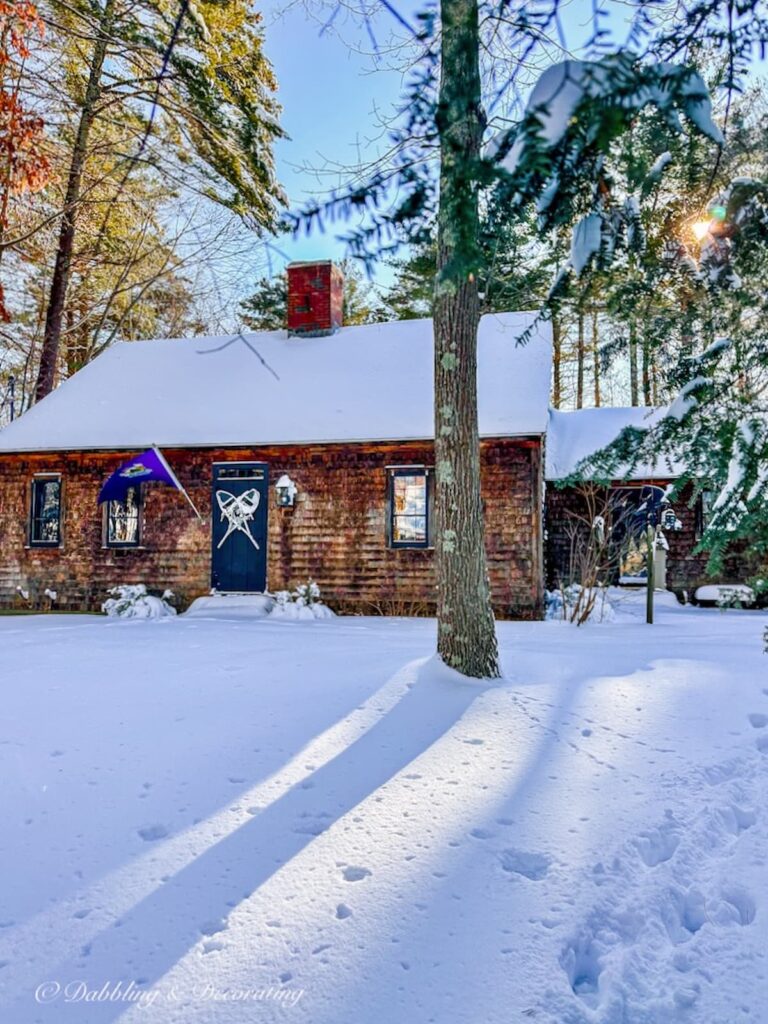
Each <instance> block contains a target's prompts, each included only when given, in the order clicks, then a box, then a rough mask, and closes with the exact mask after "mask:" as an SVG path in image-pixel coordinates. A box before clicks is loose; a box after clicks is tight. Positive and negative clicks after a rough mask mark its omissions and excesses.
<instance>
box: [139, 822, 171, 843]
mask: <svg viewBox="0 0 768 1024" xmlns="http://www.w3.org/2000/svg"><path fill="white" fill-rule="evenodd" d="M138 834H139V835H140V836H141V838H142V839H143V840H144V842H145V843H152V842H154V841H155V840H156V839H165V837H166V836H167V835H168V829H167V828H166V827H165V825H147V826H145V827H144V828H140V829H138Z"/></svg>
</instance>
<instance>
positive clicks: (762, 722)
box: [747, 711, 768, 729]
mask: <svg viewBox="0 0 768 1024" xmlns="http://www.w3.org/2000/svg"><path fill="white" fill-rule="evenodd" d="M747 718H748V719H749V724H750V725H751V726H752V728H753V729H764V728H765V727H766V725H768V715H764V714H762V713H761V712H760V711H753V712H752V714H751V715H747Z"/></svg>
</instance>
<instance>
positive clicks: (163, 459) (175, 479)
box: [152, 444, 205, 523]
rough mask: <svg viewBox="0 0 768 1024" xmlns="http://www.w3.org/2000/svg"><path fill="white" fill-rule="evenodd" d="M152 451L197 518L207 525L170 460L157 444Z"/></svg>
mask: <svg viewBox="0 0 768 1024" xmlns="http://www.w3.org/2000/svg"><path fill="white" fill-rule="evenodd" d="M152 451H153V452H154V453H155V455H156V456H157V457H158V459H160V461H161V462H162V464H163V466H164V467H165V469H166V471H167V473H168V476H169V477H170V478H171V479H172V480H173V482H174V484H175V485H176V487H178V489H179V490H180V491H181V493H182V494H183V495H184V497H185V498H186V499H187V501H188V502H189V504H190V505H191V506H192V511H193V512H194V513H195V515H196V516H197V518H198V519H199V520H200V522H201V523H205V520H204V519H203V517H202V516H201V515H200V513H199V512H198V511H197V506H196V505H195V503H194V501H192V499H191V498H190V496H189V495H188V494H187V492H186V491H185V489H184V488H183V487H182V486H181V481H180V480H179V478H178V477H177V476H176V474H175V473H174V472H173V470H172V469H171V467H170V466H169V465H168V460H167V459H166V457H165V456H164V455H163V453H162V452H161V451H160V449H159V448H158V447H157V445H156V444H153V445H152Z"/></svg>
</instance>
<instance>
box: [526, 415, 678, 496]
mask: <svg viewBox="0 0 768 1024" xmlns="http://www.w3.org/2000/svg"><path fill="white" fill-rule="evenodd" d="M666 411H667V410H666V409H653V408H647V407H644V406H633V407H629V408H615V409H612V408H609V407H607V406H603V407H602V408H600V409H578V410H576V411H575V412H561V411H560V410H559V409H550V411H549V426H548V427H547V450H546V478H547V480H562V479H563V477H567V476H570V475H571V473H573V472H575V470H576V467H577V466H578V464H579V463H580V462H581V460H582V459H585V458H587V456H589V455H592V454H593V453H594V452H597V451H600V449H601V448H605V447H606V445H609V444H610V443H611V442H612V441H615V440H616V438H617V437H618V436H619V434H620V433H621V431H622V430H623V429H624V428H625V427H640V428H643V427H645V428H647V427H650V426H652V425H653V424H654V423H656V422H657V421H658V420H659V418H660V417H661V416H663V415H665V414H666ZM680 473H681V468H680V466H679V465H677V464H675V463H674V462H672V461H670V460H669V459H666V458H659V459H658V460H657V461H656V462H655V463H654V464H653V465H651V464H647V463H645V464H641V465H639V466H637V467H636V468H635V469H634V470H633V471H632V472H631V473H624V472H621V471H617V473H616V479H624V480H649V479H664V480H672V479H675V478H676V477H678V476H680Z"/></svg>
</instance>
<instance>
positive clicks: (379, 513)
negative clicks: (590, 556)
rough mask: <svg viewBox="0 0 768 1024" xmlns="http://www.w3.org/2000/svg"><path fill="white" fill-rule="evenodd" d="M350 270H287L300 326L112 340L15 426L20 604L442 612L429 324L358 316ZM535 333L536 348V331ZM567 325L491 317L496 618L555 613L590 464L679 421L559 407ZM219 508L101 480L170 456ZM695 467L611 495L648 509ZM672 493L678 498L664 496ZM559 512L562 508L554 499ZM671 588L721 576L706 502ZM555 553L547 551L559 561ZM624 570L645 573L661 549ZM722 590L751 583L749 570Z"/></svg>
mask: <svg viewBox="0 0 768 1024" xmlns="http://www.w3.org/2000/svg"><path fill="white" fill-rule="evenodd" d="M342 289H343V279H342V276H341V274H340V273H339V271H338V269H337V268H336V267H335V266H334V265H333V264H331V263H330V261H326V262H321V263H299V264H291V265H290V266H289V268H288V330H287V331H274V332H265V333H258V334H239V335H233V336H228V337H217V338H209V337H200V338H183V339H179V340H165V341H143V342H130V343H121V344H116V345H113V346H112V347H111V348H109V349H108V350H107V351H106V352H105V353H104V354H103V355H101V356H99V357H98V358H97V359H95V360H94V361H93V362H92V363H90V364H89V365H87V366H86V367H84V369H82V370H80V371H79V373H77V374H75V375H74V376H73V377H72V378H70V379H69V380H67V381H66V382H65V383H64V384H62V385H61V387H59V388H58V389H57V390H56V391H54V392H53V393H52V394H51V395H49V396H48V397H47V398H46V399H44V400H43V401H42V402H40V403H39V404H37V405H35V406H34V407H33V408H32V409H30V410H29V411H28V412H26V413H25V414H24V415H23V416H21V417H20V418H19V419H18V420H16V421H15V422H13V423H11V424H10V425H9V426H8V427H6V428H5V429H4V430H2V431H0V607H12V606H14V605H16V604H19V603H20V601H22V602H23V603H26V604H29V605H31V606H33V607H41V606H42V605H43V604H44V600H45V599H44V595H45V592H46V591H55V592H56V595H57V597H56V604H57V607H58V608H61V609H69V610H77V609H98V608H99V607H100V605H101V603H102V601H103V600H104V598H105V594H106V591H107V589H108V588H109V587H111V586H114V585H115V584H118V583H144V584H145V585H146V586H147V587H148V588H149V589H150V590H152V591H156V592H162V591H163V590H165V589H170V590H172V591H173V592H174V594H175V595H176V598H177V601H178V603H179V605H180V607H185V606H186V605H187V604H188V603H189V602H191V601H192V600H193V599H194V598H196V597H199V596H201V595H205V594H208V593H210V592H211V591H212V590H213V591H216V592H218V593H262V592H275V591H278V590H282V589H289V588H293V587H295V586H296V585H297V584H299V583H303V582H306V580H307V579H308V578H310V577H311V578H312V579H314V580H316V582H317V583H318V584H319V586H320V588H321V591H322V594H323V598H324V599H325V600H326V601H327V603H328V604H329V605H330V606H331V607H332V608H334V609H335V610H337V611H341V612H347V613H364V614H369V613H374V614H377V613H378V614H405V615H407V614H429V613H431V612H433V610H434V606H435V574H434V566H433V561H434V560H433V552H432V546H433V505H434V482H435V476H434V463H435V460H434V445H433V442H432V437H433V433H434V431H433V409H432V405H433V384H432V382H433V367H432V360H433V343H432V324H431V321H429V320H407V321H399V322H395V323H388V324H373V325H369V326H362V327H359V326H358V327H343V326H342V320H341V317H342V299H343V294H342ZM532 326H533V331H532V337H531V338H530V340H529V341H528V343H527V344H526V345H522V346H521V345H518V344H517V340H518V338H519V337H520V335H521V334H522V333H523V332H524V331H525V330H527V329H529V328H531V327H532ZM551 365H552V352H551V342H550V331H549V325H548V324H545V323H541V322H539V321H537V317H536V315H535V314H533V313H506V314H500V315H488V316H484V317H483V318H482V320H481V322H480V329H479V340H478V401H479V425H480V438H481V442H480V447H481V475H482V480H481V483H482V496H483V502H484V507H485V529H486V548H487V553H488V570H489V577H490V584H491V593H492V598H493V604H494V609H495V612H496V614H497V616H499V617H501V618H539V617H540V616H541V615H542V612H543V604H544V588H545V583H546V585H548V586H550V587H552V586H557V585H558V584H559V583H560V582H561V581H564V582H566V583H567V582H569V581H570V580H571V579H573V578H574V566H573V565H572V564H571V563H572V546H571V545H572V535H573V534H572V529H573V523H574V517H575V516H578V515H579V514H580V513H583V511H584V498H583V493H582V490H581V489H580V488H578V487H568V488H565V489H563V488H561V487H559V486H558V485H557V481H558V480H561V479H563V478H565V477H567V476H569V475H570V474H571V473H572V472H573V471H574V470H575V469H576V466H577V464H578V463H579V461H580V460H581V459H582V458H584V457H586V456H587V455H589V454H590V453H591V452H592V451H595V450H596V449H598V448H601V447H603V446H604V445H606V444H608V443H610V442H611V441H612V440H613V439H614V438H615V437H616V436H617V435H618V433H619V432H620V431H621V429H622V428H623V427H625V426H627V425H635V426H642V425H643V423H644V421H645V420H646V418H647V417H649V416H651V417H653V416H655V415H659V411H654V410H647V409H637V408H635V409H611V408H603V409H589V410H581V411H578V412H570V413H569V412H559V411H555V410H549V408H548V404H549V388H550V375H551ZM153 445H154V446H157V447H158V448H159V449H160V450H161V451H162V453H163V455H164V456H165V458H166V459H167V461H168V463H169V464H170V467H171V468H172V470H173V472H174V473H175V474H176V476H177V478H178V480H179V481H180V483H181V485H182V486H183V487H184V488H185V490H186V491H187V493H188V495H189V497H190V499H191V501H192V502H193V503H194V505H195V507H196V509H197V510H198V511H199V513H200V516H201V518H198V516H197V515H195V513H194V512H193V511H192V509H191V508H190V505H189V504H188V503H187V502H186V501H185V499H184V497H183V495H182V494H181V493H180V492H179V491H178V490H175V489H174V488H171V487H167V486H162V485H160V484H157V483H149V484H144V485H141V484H140V483H138V482H137V483H136V485H135V486H133V487H132V488H131V489H130V490H129V491H128V493H127V494H126V497H125V500H122V501H110V502H107V503H105V504H103V505H101V506H100V505H99V504H98V495H99V490H100V487H101V485H102V483H103V482H104V481H105V480H106V479H107V478H108V477H109V476H110V474H111V473H113V472H114V471H115V469H117V467H118V466H120V465H121V464H123V463H125V462H127V461H128V460H129V459H132V458H134V457H135V456H136V455H138V454H140V453H141V452H143V451H145V450H146V449H147V448H149V447H151V446H153ZM677 475H678V470H677V467H675V466H672V465H667V464H663V463H660V464H659V465H657V466H653V467H641V468H640V470H639V471H638V472H637V473H635V474H633V475H632V476H631V477H630V478H629V479H623V480H616V481H614V482H613V484H612V486H611V487H609V488H607V489H606V490H607V491H609V492H611V493H612V494H613V496H614V497H616V496H618V497H619V498H620V499H621V501H622V503H623V504H624V505H629V506H632V505H634V506H638V505H639V504H641V502H642V501H643V500H644V498H645V495H646V493H647V488H649V487H654V488H665V487H666V486H667V485H668V484H669V483H670V482H671V481H673V480H674V479H675V478H676V476H677ZM657 493H658V492H657ZM545 504H546V508H545ZM676 508H677V510H678V512H679V518H680V523H681V525H682V528H681V529H679V530H677V531H674V532H670V533H669V534H668V535H667V539H668V544H669V550H668V551H667V552H666V553H665V555H664V560H665V562H666V564H665V565H662V566H660V567H659V571H660V575H659V577H658V578H659V582H660V583H661V584H662V585H663V583H664V581H665V582H666V585H667V586H668V587H669V588H670V589H673V590H677V591H683V590H686V591H688V592H689V593H690V592H692V591H693V590H694V589H695V587H696V586H697V585H698V584H699V583H703V582H706V571H705V569H706V556H703V555H694V554H693V551H694V548H695V546H696V543H697V540H698V538H699V537H700V535H701V532H702V530H703V525H704V516H705V514H706V508H705V505H704V502H703V501H702V499H698V501H697V502H696V503H695V504H694V505H692V506H691V507H688V505H687V503H686V500H685V496H683V500H682V501H680V502H678V503H677V504H676ZM545 549H546V550H545ZM630 556H631V557H630V558H629V559H628V561H627V564H626V565H622V567H621V570H620V577H621V579H622V581H623V582H625V583H632V582H636V583H642V576H643V574H644V566H643V564H642V553H641V552H640V551H638V550H634V551H630ZM726 569H727V575H726V577H725V578H724V579H723V580H722V582H738V581H743V580H744V579H745V578H746V577H747V575H748V574H749V571H748V566H746V564H745V563H744V562H743V560H741V559H739V558H738V557H734V558H732V559H731V560H730V562H729V563H728V564H727V565H726Z"/></svg>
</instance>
